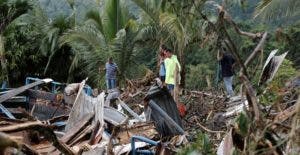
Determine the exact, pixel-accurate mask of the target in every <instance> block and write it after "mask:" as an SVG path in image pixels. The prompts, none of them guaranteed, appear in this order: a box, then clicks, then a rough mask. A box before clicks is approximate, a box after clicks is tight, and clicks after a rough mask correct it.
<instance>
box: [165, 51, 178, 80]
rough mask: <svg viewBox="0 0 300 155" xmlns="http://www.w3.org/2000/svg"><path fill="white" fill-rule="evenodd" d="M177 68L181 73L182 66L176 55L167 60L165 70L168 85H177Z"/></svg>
mask: <svg viewBox="0 0 300 155" xmlns="http://www.w3.org/2000/svg"><path fill="white" fill-rule="evenodd" d="M176 66H177V67H178V70H179V72H180V70H181V66H180V64H179V61H178V59H177V56H176V55H172V57H171V58H166V59H165V68H166V80H165V82H166V84H173V85H175V71H176Z"/></svg>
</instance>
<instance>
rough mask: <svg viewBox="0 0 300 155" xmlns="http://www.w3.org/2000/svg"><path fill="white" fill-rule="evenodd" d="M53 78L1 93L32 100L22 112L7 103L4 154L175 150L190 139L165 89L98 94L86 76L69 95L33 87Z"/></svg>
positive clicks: (1, 128)
mask: <svg viewBox="0 0 300 155" xmlns="http://www.w3.org/2000/svg"><path fill="white" fill-rule="evenodd" d="M49 82H52V81H51V80H50V79H44V80H38V81H36V82H33V83H31V84H28V85H25V86H23V87H20V88H17V89H12V90H10V91H7V92H6V93H4V94H3V95H2V96H0V101H1V102H3V103H4V102H7V101H8V100H11V98H16V96H17V95H19V94H21V93H24V92H25V94H26V100H27V101H28V102H29V105H30V106H29V108H28V109H26V107H25V108H17V111H19V113H22V115H16V113H15V112H14V111H12V108H6V105H5V106H1V115H2V116H1V117H0V121H1V124H0V139H1V140H0V141H1V143H0V151H1V153H7V154H14V153H18V152H22V153H24V154H49V153H50V154H60V153H63V154H87V155H89V154H126V153H129V152H131V153H133V154H135V153H150V154H151V153H152V154H154V153H159V152H169V153H172V152H173V153H175V152H176V148H175V146H180V145H181V144H183V143H186V139H185V136H184V130H183V128H182V123H181V119H180V116H179V113H178V111H177V107H176V103H175V102H174V100H173V98H172V97H171V96H170V94H169V93H168V91H167V90H166V89H165V88H163V89H162V88H160V87H157V86H153V87H151V88H150V89H149V90H146V89H144V90H143V93H141V94H142V95H143V97H142V98H141V94H139V93H136V94H137V95H130V94H129V95H128V94H127V95H126V93H127V92H128V91H125V92H124V93H122V94H120V92H119V90H117V89H113V90H109V91H108V92H107V93H105V92H102V93H100V94H98V95H96V96H92V95H91V94H88V93H87V91H86V90H85V89H84V88H85V82H86V81H85V80H84V81H83V82H82V83H78V84H70V85H68V86H67V87H66V88H65V89H64V93H63V94H54V93H49V92H46V91H41V90H34V89H31V88H34V87H37V86H38V85H42V84H45V83H49ZM148 88H149V87H148ZM144 91H146V92H144ZM137 97H139V98H138V99H136V98H137ZM121 98H123V99H124V101H123V100H122V99H121ZM130 98H131V99H130ZM125 99H127V100H125ZM130 100H138V101H136V102H132V101H130ZM125 102H131V104H126V103H125ZM137 102H138V103H137ZM136 103H137V104H136ZM0 105H1V104H0ZM55 107H56V108H55Z"/></svg>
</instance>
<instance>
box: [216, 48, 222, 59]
mask: <svg viewBox="0 0 300 155" xmlns="http://www.w3.org/2000/svg"><path fill="white" fill-rule="evenodd" d="M222 58H223V56H222V54H221V52H220V50H218V54H217V59H218V61H220V60H221V59H222Z"/></svg>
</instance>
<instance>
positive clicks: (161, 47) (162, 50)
mask: <svg viewBox="0 0 300 155" xmlns="http://www.w3.org/2000/svg"><path fill="white" fill-rule="evenodd" d="M166 50H167V46H166V45H164V44H162V45H161V46H160V52H161V53H164V55H166Z"/></svg>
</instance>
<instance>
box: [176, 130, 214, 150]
mask: <svg viewBox="0 0 300 155" xmlns="http://www.w3.org/2000/svg"><path fill="white" fill-rule="evenodd" d="M190 154H191V155H192V154H206V155H213V154H214V153H213V148H212V143H211V142H210V140H209V137H208V135H206V134H204V133H200V134H198V136H197V139H196V140H195V142H193V143H191V144H189V145H187V146H185V147H184V148H182V150H181V151H180V152H179V153H178V155H190Z"/></svg>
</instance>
